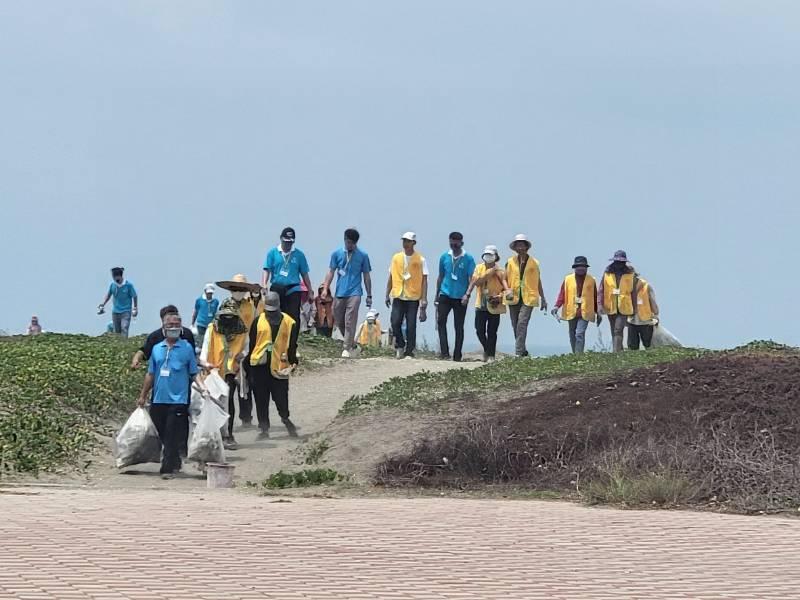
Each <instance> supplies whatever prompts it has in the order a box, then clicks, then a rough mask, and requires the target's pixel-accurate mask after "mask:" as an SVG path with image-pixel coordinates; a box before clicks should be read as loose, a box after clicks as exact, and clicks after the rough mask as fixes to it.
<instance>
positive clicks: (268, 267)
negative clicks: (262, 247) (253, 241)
mask: <svg viewBox="0 0 800 600" xmlns="http://www.w3.org/2000/svg"><path fill="white" fill-rule="evenodd" d="M271 254H272V250H268V251H267V255H266V256H265V257H264V270H265V271H272V266H271V265H270V255H271Z"/></svg>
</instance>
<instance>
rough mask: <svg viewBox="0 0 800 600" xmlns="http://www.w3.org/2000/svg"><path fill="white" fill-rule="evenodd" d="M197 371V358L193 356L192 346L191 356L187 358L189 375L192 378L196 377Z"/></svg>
mask: <svg viewBox="0 0 800 600" xmlns="http://www.w3.org/2000/svg"><path fill="white" fill-rule="evenodd" d="M198 371H199V369H198V368H197V357H196V356H195V354H194V346H192V350H191V355H190V356H189V375H191V376H192V377H194V376H195V375H197V372H198Z"/></svg>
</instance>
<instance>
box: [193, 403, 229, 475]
mask: <svg viewBox="0 0 800 600" xmlns="http://www.w3.org/2000/svg"><path fill="white" fill-rule="evenodd" d="M228 418H229V417H228V413H226V412H225V411H224V410H222V409H221V408H220V407H219V406H217V403H216V402H213V401H209V400H205V399H203V404H202V408H201V409H200V414H199V415H198V417H197V422H196V423H195V426H194V428H193V429H192V435H191V438H190V439H189V448H188V456H187V458H188V459H189V460H196V461H197V462H199V463H208V462H219V463H224V462H225V449H224V448H223V447H222V433H221V432H220V429H222V427H224V426H225V424H226V423H227V422H228Z"/></svg>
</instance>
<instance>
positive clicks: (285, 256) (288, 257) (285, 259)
mask: <svg viewBox="0 0 800 600" xmlns="http://www.w3.org/2000/svg"><path fill="white" fill-rule="evenodd" d="M293 253H294V248H292V249H291V250H289V252H288V253H286V254H284V252H283V250H281V257H282V258H283V270H284V271H288V270H289V263H290V262H291V261H292V254H293Z"/></svg>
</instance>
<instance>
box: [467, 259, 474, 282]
mask: <svg viewBox="0 0 800 600" xmlns="http://www.w3.org/2000/svg"><path fill="white" fill-rule="evenodd" d="M467 260H468V261H469V262H467V275H469V278H470V279H472V275H473V273H475V259H474V258H472V257H471V256H470V257H468V258H467Z"/></svg>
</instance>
